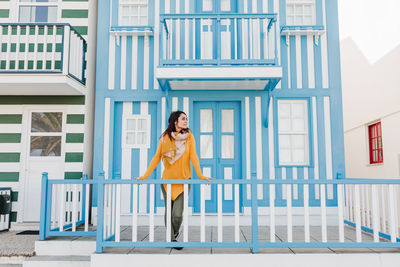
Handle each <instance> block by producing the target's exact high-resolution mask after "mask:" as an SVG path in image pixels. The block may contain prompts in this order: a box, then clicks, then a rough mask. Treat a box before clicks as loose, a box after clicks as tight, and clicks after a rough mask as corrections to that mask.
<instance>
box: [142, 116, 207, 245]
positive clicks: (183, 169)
mask: <svg viewBox="0 0 400 267" xmlns="http://www.w3.org/2000/svg"><path fill="white" fill-rule="evenodd" d="M161 159H162V160H163V162H164V167H165V169H164V172H163V174H162V179H190V161H191V162H192V164H193V166H194V169H195V171H196V174H197V176H198V177H199V178H200V179H202V180H207V181H209V180H210V179H211V178H208V177H205V176H204V175H203V174H202V173H201V169H200V164H199V158H198V157H197V153H196V143H195V140H194V137H193V134H192V133H191V131H190V130H189V128H188V118H187V116H186V114H185V113H184V112H183V111H174V112H172V113H171V115H170V116H169V119H168V128H167V129H166V130H165V131H164V132H163V134H162V135H161V139H160V142H159V144H158V148H157V151H156V154H155V155H154V157H153V159H152V160H151V162H150V165H149V168H148V169H147V171H146V173H145V174H144V175H143V176H141V177H138V178H136V180H144V179H147V178H149V176H150V174H151V173H152V172H153V171H154V169H155V168H156V167H157V165H158V163H159V162H160V160H161ZM161 190H162V192H163V195H164V199H167V197H166V195H167V194H166V191H167V185H166V184H164V185H161ZM171 202H172V203H171V204H172V205H171V239H172V241H173V242H174V241H175V242H176V239H177V237H178V235H179V228H180V226H181V224H182V213H183V202H184V201H183V184H173V185H171ZM166 203H167V202H166V201H165V205H166ZM165 207H166V206H165ZM166 212H167V210H166V209H165V216H164V221H165V225H166V224H167V214H166ZM178 249H181V248H178Z"/></svg>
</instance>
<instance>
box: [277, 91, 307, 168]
mask: <svg viewBox="0 0 400 267" xmlns="http://www.w3.org/2000/svg"><path fill="white" fill-rule="evenodd" d="M283 103H284V104H290V105H292V104H299V103H303V105H304V115H305V118H304V124H305V125H304V129H305V131H303V132H298V131H296V132H295V131H281V130H280V127H279V123H280V119H281V118H282V117H281V116H280V114H279V113H280V104H283ZM277 107H278V108H277V113H278V114H277V118H278V120H277V121H278V159H279V165H280V166H286V165H287V166H309V165H310V135H309V110H308V109H309V103H308V101H307V100H306V99H290V100H287V99H285V100H278V101H277ZM285 118H286V119H287V117H285ZM289 118H290V119H292V117H291V115H290V117H289ZM281 135H290V136H295V135H302V136H304V161H303V162H293V150H294V148H293V144H292V143H291V147H290V153H291V162H282V158H281V148H280V144H279V141H280V136H281Z"/></svg>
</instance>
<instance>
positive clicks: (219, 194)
mask: <svg viewBox="0 0 400 267" xmlns="http://www.w3.org/2000/svg"><path fill="white" fill-rule="evenodd" d="M217 206H218V208H217V212H218V215H217V217H218V242H222V184H218V185H217Z"/></svg>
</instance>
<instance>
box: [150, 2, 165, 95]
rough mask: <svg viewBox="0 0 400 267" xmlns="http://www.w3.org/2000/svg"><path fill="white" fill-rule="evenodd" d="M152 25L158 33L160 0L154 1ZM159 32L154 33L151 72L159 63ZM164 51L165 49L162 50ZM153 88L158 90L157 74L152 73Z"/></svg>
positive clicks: (154, 71)
mask: <svg viewBox="0 0 400 267" xmlns="http://www.w3.org/2000/svg"><path fill="white" fill-rule="evenodd" d="M154 2H155V5H154V27H155V32H157V33H159V32H160V26H159V25H160V24H159V21H160V2H159V1H154ZM159 37H160V36H159V34H155V35H154V70H153V73H156V70H157V67H158V63H159V49H160V48H159V43H160V40H159ZM164 51H165V50H164ZM153 84H154V86H153V87H154V89H155V90H158V80H157V75H154V82H153Z"/></svg>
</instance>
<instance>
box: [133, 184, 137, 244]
mask: <svg viewBox="0 0 400 267" xmlns="http://www.w3.org/2000/svg"><path fill="white" fill-rule="evenodd" d="M137 207H138V184H134V185H133V190H132V242H136V241H137Z"/></svg>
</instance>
